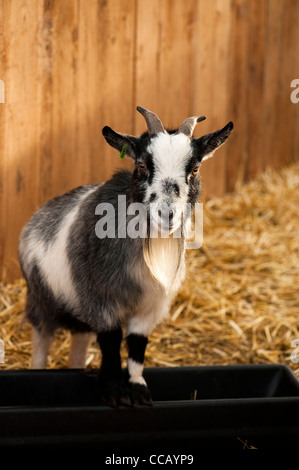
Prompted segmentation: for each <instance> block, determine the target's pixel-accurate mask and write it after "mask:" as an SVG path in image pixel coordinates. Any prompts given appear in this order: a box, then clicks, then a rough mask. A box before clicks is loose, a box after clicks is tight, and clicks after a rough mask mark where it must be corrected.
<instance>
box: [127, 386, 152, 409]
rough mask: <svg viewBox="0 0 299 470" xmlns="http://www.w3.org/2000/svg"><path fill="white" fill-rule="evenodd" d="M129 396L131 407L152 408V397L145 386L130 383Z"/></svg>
mask: <svg viewBox="0 0 299 470" xmlns="http://www.w3.org/2000/svg"><path fill="white" fill-rule="evenodd" d="M129 387H130V396H131V402H132V406H134V407H138V406H139V405H148V406H153V400H152V395H151V392H150V390H149V388H148V387H146V386H145V385H141V384H137V383H130V384H129Z"/></svg>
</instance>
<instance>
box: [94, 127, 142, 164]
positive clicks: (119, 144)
mask: <svg viewBox="0 0 299 470" xmlns="http://www.w3.org/2000/svg"><path fill="white" fill-rule="evenodd" d="M102 133H103V136H104V137H105V139H106V141H107V142H108V144H109V145H111V147H113V148H115V149H116V150H118V151H119V152H122V153H123V156H125V155H127V156H128V157H131V158H136V143H137V139H136V137H133V136H131V135H127V134H118V133H117V132H115V131H114V130H113V129H111V127H108V126H105V127H104V128H103V130H102Z"/></svg>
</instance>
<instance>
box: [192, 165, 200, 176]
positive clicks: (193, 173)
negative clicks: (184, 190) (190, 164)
mask: <svg viewBox="0 0 299 470" xmlns="http://www.w3.org/2000/svg"><path fill="white" fill-rule="evenodd" d="M198 170H199V167H198V166H197V167H196V168H193V170H192V175H193V176H196V175H197V174H198Z"/></svg>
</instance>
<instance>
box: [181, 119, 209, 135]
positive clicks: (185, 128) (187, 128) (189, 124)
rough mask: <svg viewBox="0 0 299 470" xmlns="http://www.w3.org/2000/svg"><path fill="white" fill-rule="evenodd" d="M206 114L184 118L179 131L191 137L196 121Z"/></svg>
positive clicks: (199, 120)
mask: <svg viewBox="0 0 299 470" xmlns="http://www.w3.org/2000/svg"><path fill="white" fill-rule="evenodd" d="M205 119H206V116H193V117H189V118H187V119H185V121H184V122H182V124H181V125H180V127H179V133H180V134H185V135H186V136H187V137H190V138H191V137H192V134H193V131H194V129H195V126H196V124H197V123H198V122H201V121H204V120H205Z"/></svg>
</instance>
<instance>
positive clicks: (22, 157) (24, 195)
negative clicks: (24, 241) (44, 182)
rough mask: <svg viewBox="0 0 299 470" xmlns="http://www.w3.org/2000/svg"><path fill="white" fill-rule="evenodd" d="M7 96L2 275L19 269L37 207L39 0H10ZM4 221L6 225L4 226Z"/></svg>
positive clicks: (7, 13) (6, 10)
mask: <svg viewBox="0 0 299 470" xmlns="http://www.w3.org/2000/svg"><path fill="white" fill-rule="evenodd" d="M2 8H3V43H4V45H3V47H4V50H5V64H4V65H5V71H4V76H5V84H6V102H5V105H4V106H3V108H1V110H2V112H3V115H4V137H3V138H4V146H3V154H2V156H1V158H2V165H3V167H2V168H3V171H2V177H3V198H2V201H1V203H2V221H1V223H2V224H3V225H2V230H4V236H3V240H2V249H3V265H2V279H3V280H4V282H5V281H7V280H11V279H13V278H15V276H17V275H19V267H18V259H17V245H18V238H19V233H20V230H21V227H22V225H23V223H24V221H25V220H26V219H27V218H28V217H29V216H30V215H31V213H32V208H34V207H36V205H37V204H36V202H37V190H38V178H37V171H38V162H37V148H36V141H37V127H38V116H37V107H36V102H37V60H36V43H37V41H36V38H37V25H38V22H39V4H38V2H37V1H35V0H33V1H31V2H30V5H29V3H28V2H27V1H26V0H20V1H18V2H4V4H3V5H2ZM3 227H4V228H3Z"/></svg>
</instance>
